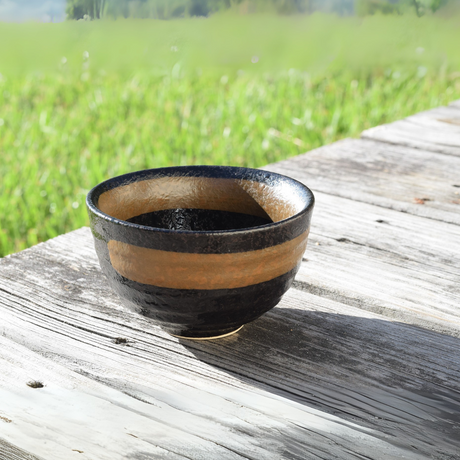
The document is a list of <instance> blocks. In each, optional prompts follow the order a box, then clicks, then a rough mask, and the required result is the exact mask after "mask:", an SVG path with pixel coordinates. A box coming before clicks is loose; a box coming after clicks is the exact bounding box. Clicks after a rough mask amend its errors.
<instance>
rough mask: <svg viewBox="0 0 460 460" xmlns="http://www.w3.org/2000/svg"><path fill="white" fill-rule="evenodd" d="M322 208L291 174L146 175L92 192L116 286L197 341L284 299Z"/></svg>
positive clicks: (102, 249)
mask: <svg viewBox="0 0 460 460" xmlns="http://www.w3.org/2000/svg"><path fill="white" fill-rule="evenodd" d="M313 205H314V198H313V194H312V193H311V191H310V190H309V189H308V188H306V187H305V186H304V185H302V184H300V183H299V182H296V181H294V180H292V179H290V178H287V177H285V176H281V175H278V174H273V173H269V172H265V171H259V170H253V169H246V168H233V167H213V166H196V167H175V168H162V169H155V170H147V171H139V172H137V173H131V174H127V175H124V176H120V177H116V178H113V179H110V180H108V181H106V182H103V183H102V184H99V185H98V186H96V187H95V188H94V189H93V190H91V192H90V193H89V194H88V197H87V207H88V212H89V215H90V222H91V229H92V232H93V236H94V240H95V247H96V252H97V254H98V257H99V261H100V264H101V267H102V270H103V271H104V273H105V274H106V276H107V278H108V280H109V282H110V284H111V286H112V288H113V289H114V290H115V291H116V292H117V293H118V294H119V295H120V296H121V298H122V299H124V300H125V304H126V305H128V306H129V307H131V308H132V309H134V310H135V311H136V312H138V313H140V314H142V315H144V316H147V317H149V318H152V319H154V320H155V321H156V322H158V323H159V324H160V326H162V327H163V328H164V329H166V330H167V331H168V332H170V333H171V334H174V335H179V336H183V337H195V338H196V337H215V336H219V335H223V334H227V333H229V332H231V331H233V330H235V329H238V328H239V327H241V326H242V325H243V324H245V323H247V322H249V321H253V320H254V319H256V318H257V317H259V316H260V315H262V314H263V313H265V312H266V311H268V310H269V309H271V308H273V307H274V306H275V305H276V304H277V303H278V302H279V300H280V299H281V296H282V295H283V294H284V292H286V290H287V289H288V288H289V286H290V284H291V283H292V281H293V279H294V276H295V274H296V273H297V270H298V267H299V264H300V261H301V259H302V255H303V252H304V250H305V247H306V242H307V237H308V232H309V227H310V219H311V214H312V210H313ZM145 224H147V225H145Z"/></svg>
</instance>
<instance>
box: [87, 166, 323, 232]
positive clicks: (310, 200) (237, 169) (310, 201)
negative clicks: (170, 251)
mask: <svg viewBox="0 0 460 460" xmlns="http://www.w3.org/2000/svg"><path fill="white" fill-rule="evenodd" d="M203 169H204V170H208V171H209V172H211V171H213V170H215V171H219V170H221V171H227V172H233V173H234V174H237V173H243V172H253V173H258V174H263V173H265V174H269V175H270V176H275V177H277V178H279V179H281V180H284V181H286V180H287V181H289V182H291V183H293V184H294V185H296V186H297V187H299V188H300V189H301V190H303V192H305V193H306V195H307V204H306V205H305V207H304V208H303V209H302V210H301V211H299V212H298V213H296V214H294V215H293V216H291V217H288V218H286V219H283V220H279V221H277V222H270V223H268V224H263V225H258V226H256V227H246V228H238V229H228V230H175V229H167V228H159V227H150V226H148V225H140V224H135V223H133V222H128V221H126V220H122V219H118V218H116V217H112V216H110V215H109V214H106V213H104V212H102V211H101V210H100V209H99V208H98V207H97V206H96V205H95V204H94V200H93V197H94V195H96V193H98V192H99V191H100V189H104V188H107V187H108V186H110V185H112V184H113V183H114V182H115V183H117V182H120V180H123V179H125V180H126V181H127V182H129V179H130V178H138V177H143V176H145V177H148V176H149V175H150V174H151V173H152V172H163V171H164V172H165V173H167V172H170V171H184V170H188V171H190V172H192V171H200V170H201V171H202V170H203ZM165 175H167V174H165ZM171 177H172V176H171ZM198 177H199V176H198ZM204 177H205V176H204ZM223 178H225V177H223ZM229 178H231V176H230V177H229ZM135 182H137V180H136V181H135ZM112 188H116V187H110V188H107V190H110V189H112ZM102 193H103V192H101V193H99V195H100V194H102ZM314 205H315V196H314V194H313V192H312V191H311V190H310V189H309V188H308V187H307V186H306V185H305V184H303V183H302V182H300V181H298V180H296V179H294V178H292V177H289V176H286V175H284V174H279V173H276V172H272V171H267V170H265V169H255V168H246V167H241V166H217V165H191V166H168V167H163V168H150V169H142V170H139V171H133V172H130V173H126V174H120V175H118V176H114V177H111V178H109V179H106V180H104V181H102V182H100V183H99V184H97V185H95V186H94V187H93V188H92V189H91V190H90V191H89V192H88V194H87V195H86V206H87V209H88V210H89V211H90V213H92V214H95V215H96V216H97V217H99V218H101V219H103V220H105V221H107V222H111V223H113V224H118V225H120V226H123V227H128V228H132V229H139V230H143V231H148V232H154V233H157V232H160V233H166V234H199V235H223V234H234V233H248V232H250V233H253V232H254V233H255V232H260V231H263V230H269V229H272V228H274V227H277V226H280V225H283V224H287V223H289V222H291V221H293V220H295V219H299V218H300V217H301V216H303V215H304V214H308V213H309V212H311V210H312V209H313V207H314Z"/></svg>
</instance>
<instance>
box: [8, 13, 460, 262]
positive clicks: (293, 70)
mask: <svg viewBox="0 0 460 460" xmlns="http://www.w3.org/2000/svg"><path fill="white" fill-rule="evenodd" d="M219 21H221V22H219ZM222 21H223V20H222V18H216V19H214V18H212V19H210V20H199V21H198V20H188V21H174V22H159V21H158V22H156V21H143V22H142V21H137V22H136V21H126V22H113V23H104V22H101V23H96V22H94V23H65V24H57V25H53V24H19V25H18V24H0V41H2V40H3V41H2V42H5V40H7V39H8V40H9V44H10V46H9V47H8V49H7V50H6V49H5V47H2V48H0V72H1V74H2V75H3V76H2V77H1V78H0V156H1V162H0V179H1V181H0V216H1V220H0V256H3V255H6V254H9V253H12V252H15V251H19V250H21V249H24V248H26V247H29V246H31V245H33V244H36V243H38V242H40V241H44V240H46V239H48V238H51V237H54V236H56V235H59V234H61V233H64V232H67V231H70V230H72V229H75V228H79V227H81V226H83V225H87V224H88V220H87V215H86V209H85V206H84V200H85V196H86V193H87V192H88V190H89V189H90V188H91V187H92V186H94V185H96V184H97V183H98V182H100V181H102V180H104V179H107V178H109V177H112V176H115V175H118V174H123V173H126V172H129V171H134V170H139V169H144V168H153V167H159V166H169V165H182V164H184V165H185V164H227V165H239V166H251V167H258V166H262V165H264V164H267V163H270V162H274V161H278V160H282V159H284V158H288V157H290V156H293V155H297V154H300V153H303V152H306V151H308V150H311V149H313V148H316V147H319V146H321V145H324V144H327V143H330V142H333V141H335V140H337V139H340V138H344V137H348V136H358V135H359V134H360V132H361V131H362V130H364V129H366V128H369V127H371V126H375V125H378V124H381V123H386V122H390V121H392V120H396V119H400V118H402V117H404V116H407V115H409V114H412V113H415V112H418V111H421V110H425V109H428V108H431V107H435V106H439V105H443V104H447V103H448V102H450V101H452V100H454V99H458V98H460V73H458V72H456V70H457V68H458V62H460V59H459V57H460V51H458V52H457V51H456V49H454V48H455V47H454V48H453V47H452V46H451V45H452V43H458V42H459V40H458V38H459V37H458V36H459V29H458V28H455V26H454V25H452V24H453V23H452V22H451V21H449V20H446V19H443V18H423V19H422V20H419V21H420V22H414V21H415V19H413V18H412V19H410V20H409V19H401V20H399V18H373V19H372V18H371V19H369V21H368V22H365V21H361V22H359V23H358V22H356V20H339V19H337V18H328V17H322V16H317V17H312V18H308V19H302V21H304V22H302V21H301V20H300V19H298V18H296V19H286V18H273V17H266V18H256V19H254V21H255V23H254V24H255V25H254V28H255V29H254V30H256V32H257V31H259V32H260V31H262V30H264V31H265V30H266V29H267V28H268V27H271V28H272V32H271V34H269V33H268V32H266V31H265V32H264V33H263V34H262V35H263V36H262V37H261V36H259V33H258V32H257V33H255V35H254V31H252V32H248V31H247V30H246V32H245V33H246V35H245V36H243V37H242V36H241V34H240V33H239V34H237V36H235V32H234V30H241V26H242V24H243V25H245V27H246V28H248V27H249V25H248V24H249V22H247V21H248V19H247V18H226V19H225V21H224V22H222ZM232 21H233V22H232ZM238 21H239V22H238ZM264 21H265V23H264ZM289 21H293V22H291V23H289ZM342 21H343V22H342ZM372 21H374V22H372ZM385 21H386V22H385ZM398 21H399V22H398ZM404 21H406V22H404ZM407 21H409V23H408V22H407ZM410 21H412V22H410ZM232 24H233V26H235V27H236V26H238V27H237V28H232V27H231V25H232ZM408 24H409V25H410V28H409V29H408ZM224 26H225V27H224ZM320 26H321V27H320ZM326 26H327V27H329V29H330V30H334V34H335V35H334V37H332V38H331V37H329V38H328V39H326V35H325V32H324V27H326ZM157 27H158V28H157ZM419 27H421V28H422V29H423V30H419V29H418V28H419ZM206 28H207V29H208V30H207V29H206ZM273 28H275V29H273ZM385 28H386V29H385ZM376 29H378V32H379V34H377V35H376V40H374V41H372V37H374V35H373V33H372V30H376ZM216 30H218V31H219V33H217V32H216ZM273 30H275V31H276V30H278V32H279V33H282V34H284V35H283V40H282V46H281V45H280V44H279V43H277V42H276V40H274V39H273V33H274V32H273ZM21 31H22V34H21ZM37 31H44V32H46V33H43V34H40V33H36V32H37ZM280 31H281V32H280ZM385 31H386V32H387V33H388V39H387V42H385V40H384V39H382V37H381V35H380V34H381V33H383V32H385ZM34 34H35V35H34ZM149 34H150V35H149ZM32 35H33V37H35V39H34V40H32V39H31V38H30V37H31V36H32ZM234 36H235V37H236V38H235V41H236V43H237V44H236V45H235V44H234V43H233V42H231V40H230V39H231V38H232V37H234ZM24 37H26V38H24ZM72 37H79V40H77V41H75V40H72ZM123 37H125V38H126V39H127V40H128V37H129V40H128V45H127V44H126V43H125V44H124V45H123V46H122V43H123V40H122V38H123ZM159 37H161V39H160V38H159ZM206 37H207V41H208V42H209V46H208V47H206V46H205V45H204V43H205V42H206ZM244 37H246V42H247V46H246V47H245V46H243V45H244V43H243V42H244ZM251 37H252V38H253V39H252V41H251V39H250V38H251ZM270 37H272V38H270ZM338 37H339V38H340V43H341V44H340V46H339V45H337V43H336V41H337V40H338ZM365 37H368V40H367V41H366V40H364V38H365ZM401 37H406V38H405V40H403V41H401V40H402V38H401ZM155 40H157V42H158V46H157V48H156V47H155V43H157V42H156V41H155ZM141 41H142V42H143V43H146V44H148V46H147V47H145V49H147V51H145V49H144V48H143V51H142V52H139V50H138V48H139V46H140V43H141ZM129 43H131V46H129ZM171 43H172V44H171ZM295 43H297V45H296V46H297V47H294V44H295ZM299 43H300V45H299ZM360 43H361V45H360ZM385 43H386V45H385ZM398 43H399V44H400V46H399V47H398V46H397V44H398ZM389 45H391V46H393V47H394V49H392V50H391V52H390V51H389V50H388V49H387V51H386V54H385V55H383V54H384V52H383V51H382V50H384V49H385V47H388V46H389ZM104 47H105V48H104ZM219 47H220V48H219ZM291 47H294V48H295V49H294V48H292V49H291ZM350 47H352V48H353V49H354V53H352V52H351V51H350ZM104 49H105V50H106V54H104V53H103V50H104ZM114 49H115V50H117V52H118V54H117V52H115V51H114ZM130 49H132V50H134V51H133V52H132V53H130ZM184 49H185V51H184ZM219 49H221V50H224V51H223V55H219V54H218V53H217V51H216V50H219ZM288 49H289V53H283V50H288ZM302 49H304V50H305V51H304V52H302ZM14 50H15V51H14ZM42 50H46V52H45V51H42ZM270 50H271V51H270ZM321 50H322V51H321ZM334 50H335V51H334ZM379 52H380V54H381V55H380V56H379V55H378V53H379ZM40 53H42V54H40ZM142 53H144V55H143V54H142ZM168 53H169V54H168ZM331 53H332V54H331ZM334 53H335V54H334ZM382 53H383V54H382ZM456 53H457V54H458V55H457V54H456ZM332 55H334V56H335V57H334V58H331V56H332ZM225 56H227V58H228V59H226V58H225ZM328 56H329V57H328ZM40 57H41V59H40ZM255 57H257V59H255ZM326 58H327V59H326ZM264 60H265V63H264V62H263V61H264ZM328 60H329V61H328ZM360 60H361V61H360ZM252 61H256V62H252ZM326 61H328V62H329V63H327V62H326ZM360 62H361V64H360ZM296 63H297V64H298V65H296ZM259 64H260V66H259V67H258V65H259Z"/></svg>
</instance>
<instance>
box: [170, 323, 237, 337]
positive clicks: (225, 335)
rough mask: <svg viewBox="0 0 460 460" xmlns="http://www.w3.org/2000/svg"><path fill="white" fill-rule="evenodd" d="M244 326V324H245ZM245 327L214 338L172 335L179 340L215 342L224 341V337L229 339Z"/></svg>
mask: <svg viewBox="0 0 460 460" xmlns="http://www.w3.org/2000/svg"><path fill="white" fill-rule="evenodd" d="M243 326H244V324H243ZM243 326H240V327H239V328H237V329H235V330H234V331H230V332H227V333H225V334H222V335H215V336H212V337H186V336H184V335H176V334H171V335H172V336H173V337H177V338H179V339H187V340H213V339H222V338H224V337H228V336H229V335H232V334H236V333H237V332H238V331H239V330H241V329H242V328H243Z"/></svg>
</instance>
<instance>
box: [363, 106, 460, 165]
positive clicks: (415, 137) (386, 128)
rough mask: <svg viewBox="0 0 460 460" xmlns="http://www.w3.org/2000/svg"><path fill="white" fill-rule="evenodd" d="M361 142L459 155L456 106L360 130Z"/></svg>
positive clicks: (459, 109) (459, 123) (459, 113)
mask: <svg viewBox="0 0 460 460" xmlns="http://www.w3.org/2000/svg"><path fill="white" fill-rule="evenodd" d="M361 136H362V137H363V138H364V139H372V140H376V141H380V142H388V143H390V144H397V145H401V146H407V147H413V148H417V149H422V150H429V151H432V152H439V153H443V154H446V155H454V156H457V157H458V156H460V103H459V102H458V101H457V103H453V104H451V105H450V106H448V107H438V108H435V109H432V110H428V111H426V112H421V113H417V114H416V115H412V116H410V117H407V118H405V119H404V120H398V121H395V122H393V123H389V124H386V125H380V126H376V127H375V128H371V129H368V130H366V131H364V132H363V133H362V135H361Z"/></svg>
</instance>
